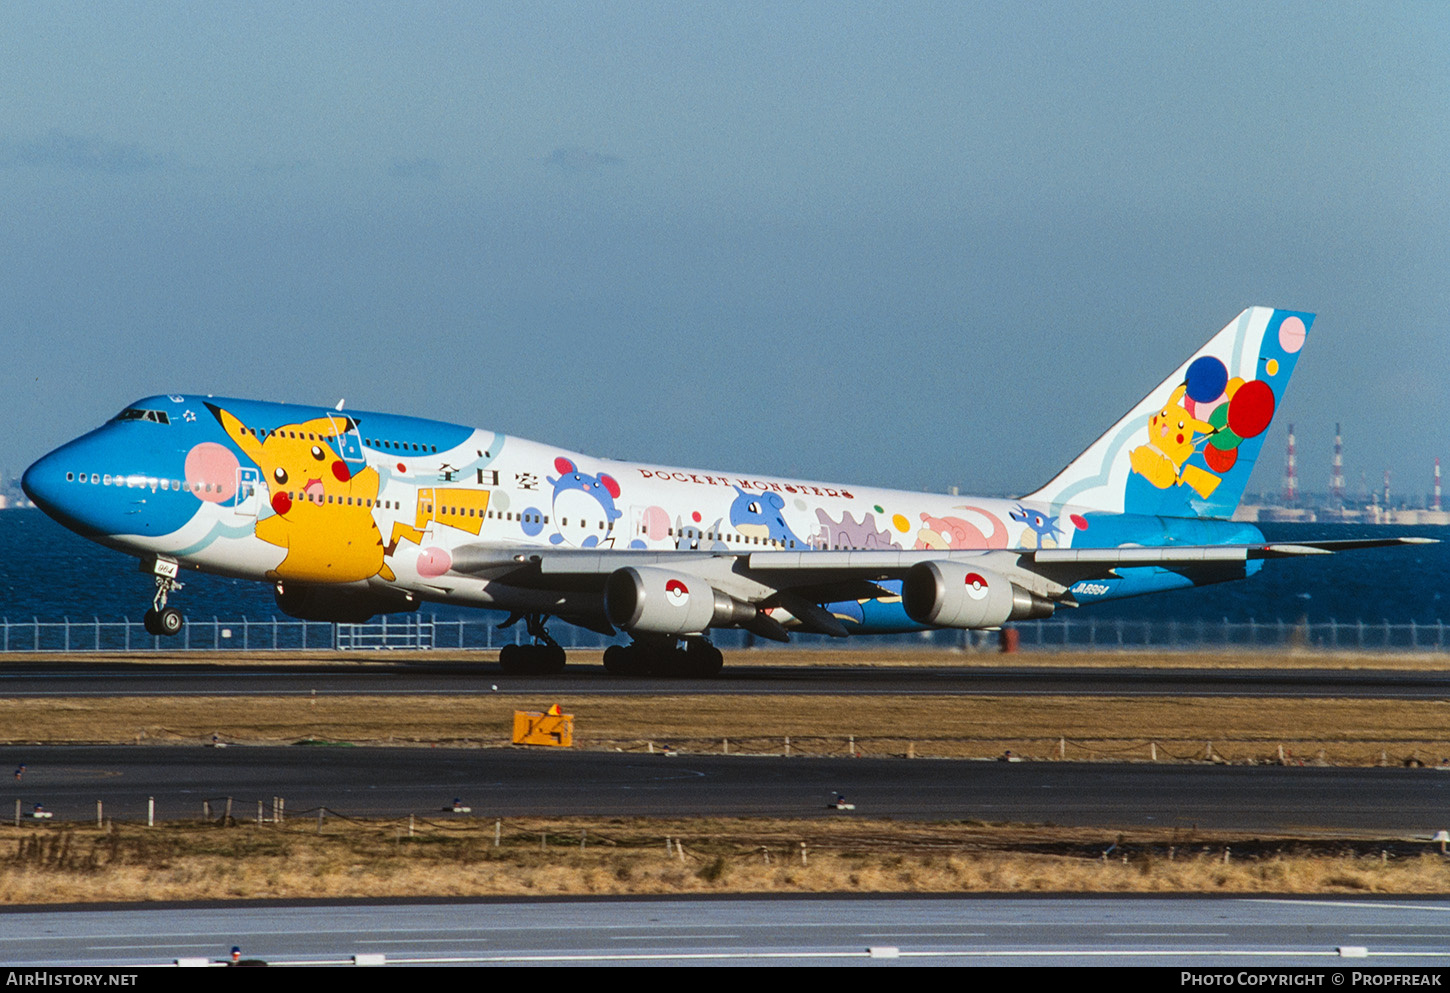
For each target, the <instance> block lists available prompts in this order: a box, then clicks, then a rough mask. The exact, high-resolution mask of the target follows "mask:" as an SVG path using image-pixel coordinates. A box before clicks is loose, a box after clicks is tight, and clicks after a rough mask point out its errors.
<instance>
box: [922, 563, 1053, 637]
mask: <svg viewBox="0 0 1450 993" xmlns="http://www.w3.org/2000/svg"><path fill="white" fill-rule="evenodd" d="M901 600H902V606H903V607H905V608H906V614H907V616H908V617H910V618H911V619H912V620H913V621H916V622H917V623H918V624H930V625H932V626H933V627H942V628H995V627H1001V626H1002V625H1003V624H1005V623H1007V622H1008V621H1020V620H1024V619H1027V618H1033V617H1051V616H1052V609H1053V604H1052V601H1050V600H1044V599H1042V598H1041V597H1038V596H1034V595H1033V594H1032V593H1029V592H1028V591H1027V590H1024V589H1020V588H1019V587H1016V586H1013V585H1012V582H1011V581H1010V580H1008V579H1007V578H1006V577H1005V576H1001V575H998V574H997V573H995V572H991V571H990V570H987V569H983V568H982V567H981V566H978V565H973V564H968V563H963V562H957V561H953V560H950V559H941V560H938V561H933V562H918V563H917V564H916V565H914V566H912V567H911V569H910V571H908V572H907V574H906V579H905V581H904V582H902V584H901Z"/></svg>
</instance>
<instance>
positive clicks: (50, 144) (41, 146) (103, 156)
mask: <svg viewBox="0 0 1450 993" xmlns="http://www.w3.org/2000/svg"><path fill="white" fill-rule="evenodd" d="M162 167H163V164H162V161H161V159H159V158H157V157H156V156H154V155H151V154H148V153H147V152H145V151H143V150H142V148H141V146H140V145H135V144H130V143H125V142H114V141H106V140H104V139H102V138H93V137H88V136H85V135H77V134H69V133H67V132H65V131H59V130H56V131H51V132H50V133H49V134H48V135H46V136H45V137H44V138H40V139H37V140H34V141H0V168H11V169H17V168H27V169H46V170H50V171H66V170H73V171H76V172H105V173H111V174H113V175H121V174H125V173H136V172H149V171H151V170H155V169H160V168H162Z"/></svg>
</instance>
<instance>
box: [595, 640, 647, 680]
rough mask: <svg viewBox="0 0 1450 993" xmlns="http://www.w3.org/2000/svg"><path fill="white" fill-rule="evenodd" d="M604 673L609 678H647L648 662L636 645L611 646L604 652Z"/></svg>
mask: <svg viewBox="0 0 1450 993" xmlns="http://www.w3.org/2000/svg"><path fill="white" fill-rule="evenodd" d="M604 671H605V672H607V673H609V674H610V675H611V676H647V675H649V660H648V659H646V658H645V654H644V652H642V651H640V649H639V646H638V645H611V646H609V647H608V648H606V649H605V650H604Z"/></svg>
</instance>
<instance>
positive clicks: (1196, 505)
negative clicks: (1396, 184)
mask: <svg viewBox="0 0 1450 993" xmlns="http://www.w3.org/2000/svg"><path fill="white" fill-rule="evenodd" d="M1313 322H1314V315H1313V314H1305V313H1300V312H1297V311H1291V310H1274V309H1272V308H1269V307H1250V308H1249V309H1248V310H1245V311H1244V312H1243V313H1242V314H1240V315H1239V316H1238V317H1236V318H1234V319H1233V321H1231V322H1230V323H1229V324H1228V326H1227V327H1225V328H1224V329H1223V330H1222V331H1220V332H1219V333H1218V334H1216V335H1214V336H1213V337H1212V338H1210V339H1209V341H1208V343H1207V344H1206V345H1204V346H1203V347H1202V348H1200V349H1199V350H1198V351H1197V352H1195V353H1194V354H1193V356H1192V357H1191V358H1190V359H1189V360H1188V361H1187V362H1185V363H1183V365H1182V366H1180V367H1179V369H1178V370H1177V371H1176V372H1174V373H1173V375H1171V376H1169V377H1168V378H1167V379H1165V380H1164V381H1163V382H1162V383H1160V384H1159V385H1158V386H1157V388H1156V389H1154V390H1153V392H1151V393H1149V394H1148V395H1147V396H1146V397H1144V398H1143V400H1142V401H1141V402H1139V403H1138V405H1137V406H1135V407H1134V408H1133V409H1132V410H1130V411H1129V412H1128V413H1127V414H1126V415H1125V416H1124V417H1123V418H1122V419H1121V420H1119V421H1118V423H1116V424H1114V425H1113V426H1112V427H1111V428H1109V429H1108V431H1107V433H1106V434H1104V435H1103V436H1102V437H1101V438H1099V439H1098V440H1097V441H1095V442H1093V443H1092V445H1090V446H1089V447H1088V449H1087V451H1085V452H1083V453H1082V454H1081V455H1079V456H1078V457H1077V458H1076V459H1074V460H1073V461H1072V463H1071V464H1070V465H1068V467H1067V468H1066V469H1064V470H1062V472H1060V473H1058V474H1057V476H1056V477H1054V478H1053V480H1052V481H1051V482H1049V483H1048V484H1047V485H1046V486H1044V487H1042V488H1041V489H1039V490H1038V491H1037V492H1035V493H1032V494H1029V495H1028V496H1026V497H1024V498H1023V499H1024V500H1033V501H1039V502H1042V503H1047V504H1051V505H1052V506H1053V507H1063V506H1067V505H1069V504H1071V505H1073V506H1078V507H1086V508H1089V509H1092V510H1101V511H1108V512H1113V513H1127V514H1154V515H1161V516H1165V517H1228V516H1230V515H1231V514H1232V513H1233V511H1234V508H1235V507H1237V506H1238V503H1239V500H1240V499H1241V498H1242V497H1243V494H1244V487H1245V486H1247V485H1248V481H1249V475H1250V474H1251V473H1252V472H1253V470H1254V463H1255V462H1256V461H1257V460H1258V457H1259V450H1260V449H1261V448H1262V447H1263V444H1264V436H1265V432H1266V431H1267V430H1268V427H1269V424H1270V423H1271V422H1272V421H1273V419H1274V415H1275V413H1277V411H1278V409H1279V405H1280V404H1281V403H1282V402H1283V398H1284V390H1285V388H1286V387H1287V386H1288V385H1289V376H1290V375H1291V374H1292V373H1293V371H1294V365H1295V362H1296V361H1297V360H1298V358H1299V352H1300V350H1301V349H1302V348H1303V347H1304V341H1305V338H1306V337H1307V336H1308V333H1309V327H1310V325H1311V324H1313Z"/></svg>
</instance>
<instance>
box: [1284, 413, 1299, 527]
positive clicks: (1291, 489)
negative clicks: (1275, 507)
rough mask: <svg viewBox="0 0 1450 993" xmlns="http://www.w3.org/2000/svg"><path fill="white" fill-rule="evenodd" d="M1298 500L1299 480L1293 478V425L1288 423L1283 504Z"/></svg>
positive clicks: (1291, 503)
mask: <svg viewBox="0 0 1450 993" xmlns="http://www.w3.org/2000/svg"><path fill="white" fill-rule="evenodd" d="M1298 501H1299V480H1298V479H1296V478H1294V425H1292V424H1290V425H1289V452H1288V454H1287V456H1286V458H1285V461H1284V504H1285V506H1288V507H1292V506H1294V505H1295V504H1296V503H1298Z"/></svg>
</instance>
